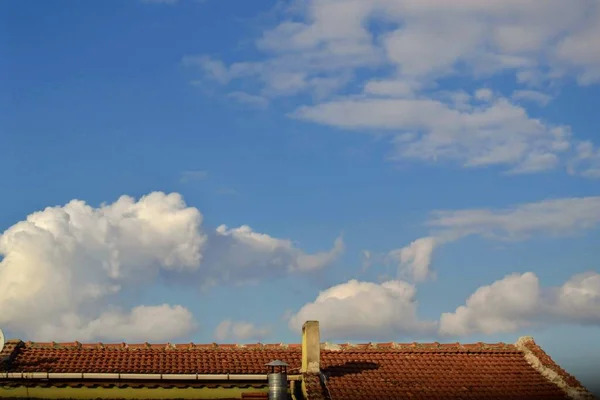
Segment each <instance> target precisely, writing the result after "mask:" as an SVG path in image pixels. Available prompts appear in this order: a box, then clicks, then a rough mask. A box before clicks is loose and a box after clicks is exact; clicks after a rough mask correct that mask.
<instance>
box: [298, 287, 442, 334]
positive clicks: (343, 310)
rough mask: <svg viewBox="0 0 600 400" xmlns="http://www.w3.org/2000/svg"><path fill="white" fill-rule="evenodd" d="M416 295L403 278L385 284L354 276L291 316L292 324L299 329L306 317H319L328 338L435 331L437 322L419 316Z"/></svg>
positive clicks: (311, 318)
mask: <svg viewBox="0 0 600 400" xmlns="http://www.w3.org/2000/svg"><path fill="white" fill-rule="evenodd" d="M415 295H416V288H415V287H414V286H413V285H411V284H409V283H407V282H404V281H400V280H393V281H387V282H383V283H381V284H377V283H372V282H360V281H357V280H351V281H349V282H346V283H343V284H340V285H337V286H333V287H331V288H329V289H327V290H324V291H322V292H321V293H319V295H318V296H317V298H316V299H315V301H314V302H311V303H308V304H306V305H304V306H303V307H302V308H301V309H300V310H299V311H298V312H297V313H295V314H293V315H292V316H291V317H290V320H289V327H290V329H292V330H293V331H296V332H298V331H299V330H300V329H301V328H302V324H303V323H304V322H305V321H308V320H318V321H320V325H321V330H322V332H323V337H324V338H326V339H327V340H331V339H338V340H342V339H362V340H367V339H368V340H380V339H381V340H385V339H386V338H387V339H389V338H393V337H399V336H400V335H411V334H416V335H418V334H431V333H433V332H434V330H435V326H436V324H435V322H431V321H420V320H419V319H418V317H417V302H416V300H415Z"/></svg>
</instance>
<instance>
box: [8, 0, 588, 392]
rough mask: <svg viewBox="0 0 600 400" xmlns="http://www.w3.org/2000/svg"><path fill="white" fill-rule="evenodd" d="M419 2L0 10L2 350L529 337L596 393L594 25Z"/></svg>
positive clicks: (570, 16)
mask: <svg viewBox="0 0 600 400" xmlns="http://www.w3.org/2000/svg"><path fill="white" fill-rule="evenodd" d="M342 3H343V4H342ZM438 3H439V2H436V1H434V2H429V3H427V4H420V5H419V3H418V2H417V3H415V2H413V1H409V0H406V1H404V0H403V1H399V2H387V1H384V0H377V1H374V2H372V3H369V4H368V5H367V3H365V2H360V1H350V0H348V1H346V2H341V3H340V1H334V0H323V1H315V2H312V1H311V2H308V3H306V4H305V5H302V4H301V2H280V3H277V4H276V3H275V2H274V1H262V0H260V1H259V0H255V1H252V2H250V1H241V0H221V1H216V0H206V1H193V0H188V1H185V0H180V1H145V2H144V1H135V0H127V1H114V0H111V1H109V0H106V1H96V2H81V1H75V0H73V1H66V0H57V1H52V2H50V1H33V0H28V1H19V2H17V1H3V2H0V18H1V19H2V20H1V21H0V30H1V31H0V37H2V38H3V39H2V42H1V43H0V60H1V61H0V69H1V72H2V73H0V168H1V170H2V171H4V174H3V185H2V187H3V191H2V193H3V196H2V209H3V212H2V213H1V214H0V231H4V232H5V233H4V234H3V236H2V237H0V254H1V255H2V256H3V257H4V258H3V260H2V261H1V262H2V264H4V265H2V266H3V267H4V268H0V288H2V285H3V284H4V285H5V287H4V289H5V290H4V293H8V294H5V296H4V297H2V295H0V306H1V307H2V308H4V309H9V308H10V309H11V310H13V311H12V312H10V313H5V314H4V318H2V317H1V316H0V324H1V325H2V327H3V329H6V330H7V331H8V333H9V336H18V337H22V338H30V337H31V338H40V337H41V336H44V337H43V339H46V340H51V339H53V338H54V337H56V338H57V339H60V340H62V339H65V340H70V339H78V338H79V339H80V340H104V341H113V340H114V341H120V340H122V339H128V340H130V341H131V340H132V341H136V340H142V341H143V340H144V338H145V337H148V336H147V335H146V336H144V337H142V336H140V335H141V333H146V332H148V330H149V329H150V330H151V331H152V332H153V333H152V334H151V335H150V338H149V339H148V340H185V341H189V340H193V341H196V342H206V341H214V340H217V341H226V342H255V341H258V340H260V341H263V342H280V341H283V342H293V341H297V340H299V330H298V329H295V328H297V325H298V323H300V322H299V321H301V320H302V319H306V318H317V319H320V320H321V324H322V327H323V331H324V334H325V337H326V339H327V338H329V339H331V340H334V341H335V340H353V341H361V340H362V341H370V340H373V341H375V340H382V341H388V340H395V341H399V342H401V341H413V340H431V341H433V340H439V341H448V340H452V341H455V340H459V341H465V342H467V341H479V340H482V341H490V342H495V341H508V342H514V341H515V340H516V339H517V337H518V336H520V335H525V334H531V335H533V336H534V337H535V339H536V340H537V341H538V342H539V343H540V344H541V345H542V347H544V348H545V349H546V350H547V351H548V352H549V353H550V354H551V355H552V356H553V357H554V358H555V359H556V360H557V361H558V362H559V363H561V364H563V365H564V367H565V368H567V369H570V370H572V371H573V372H574V373H575V374H576V375H578V374H579V375H581V379H588V381H589V380H590V379H591V378H593V377H591V375H590V374H588V375H587V376H586V373H587V372H586V371H587V370H589V368H588V366H590V365H593V364H597V363H598V362H600V352H599V351H596V350H592V349H593V348H598V346H597V345H596V340H597V339H596V337H597V336H598V333H600V330H599V328H598V325H599V324H600V314H598V309H600V276H599V275H598V273H599V266H598V259H600V246H598V243H600V232H599V229H598V225H599V224H600V197H598V196H600V190H599V188H600V186H599V185H600V180H599V178H600V150H599V148H598V143H599V142H600V134H599V132H598V126H600V120H599V118H600V117H599V116H598V113H597V112H596V109H597V103H598V100H599V99H600V86H599V83H600V57H599V56H598V54H600V50H598V51H597V52H596V51H594V49H600V47H599V46H600V40H599V39H598V37H600V35H596V32H598V31H599V29H600V23H599V22H598V20H599V19H598V18H596V17H600V6H598V4H597V3H595V2H591V1H586V0H581V1H575V2H573V4H572V5H569V7H567V8H568V9H565V8H564V7H565V6H566V5H565V3H563V2H561V1H548V2H547V3H545V5H544V6H543V7H541V8H540V7H535V8H534V9H530V8H529V6H528V5H527V4H522V3H519V2H513V1H509V2H506V4H505V5H503V6H494V5H492V4H491V3H490V4H484V5H477V4H475V3H473V2H470V1H467V0H465V1H460V2H457V3H456V5H455V7H454V9H452V10H450V11H448V10H446V12H445V13H440V12H439V8H440V7H444V6H443V4H442V3H439V4H438ZM570 4H571V3H570ZM436 7H437V9H436ZM436 10H437V11H436ZM441 14H447V15H446V16H443V17H441V16H440V15H441ZM484 21H485V23H484ZM556 21H560V22H556ZM594 54H595V55H594ZM152 192H162V193H167V194H168V193H176V194H177V195H175V196H176V198H175V197H167V196H165V195H162V194H160V193H159V194H155V195H151V196H149V197H145V198H143V197H142V196H145V195H148V194H150V193H152ZM123 195H128V196H131V197H132V199H131V200H130V201H128V200H118V199H119V198H120V196H123ZM73 199H78V200H82V201H84V202H85V203H87V204H88V205H89V206H90V208H87V209H86V208H85V207H78V206H75V205H71V206H65V205H66V204H67V203H69V202H70V201H71V200H73ZM103 203H106V205H105V206H102V204H103ZM55 206H56V207H59V208H56V209H53V210H48V211H44V212H43V213H42V214H38V216H37V217H29V219H28V216H29V215H30V214H32V213H34V212H37V211H42V210H44V209H45V208H46V207H55ZM124 209H127V210H128V211H123V210H124ZM439 210H444V212H442V213H437V211H439ZM459 211H460V212H459ZM200 215H201V216H202V217H201V218H200V217H199V216H200ZM27 219H28V221H29V222H24V223H19V222H20V221H25V220H27ZM200 219H202V221H200ZM81 221H86V222H85V223H84V222H81ZM132 221H133V222H132ZM220 225H226V228H225V227H223V228H222V229H220V230H218V229H217V227H219V226H220ZM107 226H108V227H109V228H107ZM242 226H249V227H251V228H249V229H245V228H243V229H237V228H238V227H242ZM250 229H251V230H250ZM48 233H50V236H47V234H48ZM115 238H119V240H121V242H119V243H116V242H115V240H116V239H115ZM337 238H339V240H338V241H337V245H336V244H335V243H334V242H335V241H336V239H337ZM421 239H423V240H421ZM115 243H116V244H115ZM28 246H31V247H28ZM27 249H29V250H27ZM32 249H35V251H34V250H32ZM57 249H58V250H57ZM403 249H404V251H403ZM366 252H367V253H366ZM34 253H35V254H34ZM32 254H33V255H32ZM366 254H369V256H366ZM315 255H316V256H315ZM111 257H112V258H111ZM111 263H112V264H111ZM108 265H112V266H113V267H114V268H116V267H115V266H116V265H118V266H119V268H117V269H118V271H117V269H115V270H113V272H110V271H111V270H110V267H108ZM528 272H530V273H532V275H527V273H528ZM111 274H112V275H111ZM510 274H518V275H515V276H514V279H513V280H510V279H508V280H506V279H505V277H506V276H508V275H510ZM578 274H587V275H583V277H581V276H580V275H578ZM242 276H243V277H244V279H241V277H242ZM578 276H580V278H577V277H578ZM43 278H44V279H43ZM352 280H357V282H354V283H353V281H352ZM248 281H251V282H248ZM497 281H500V283H499V284H497V285H495V286H491V287H490V288H488V289H483V291H480V292H478V293H480V294H479V295H474V296H473V297H472V298H471V300H470V301H467V299H469V298H470V296H471V295H473V294H474V293H475V292H476V291H477V289H478V288H480V287H484V286H489V285H492V284H493V283H494V282H497ZM507 282H508V283H507ZM61 285H62V286H61ZM52 287H54V288H57V289H56V290H57V291H56V292H53V291H52V290H54V289H52V290H50V289H49V288H52ZM540 288H541V289H540ZM9 289H10V290H9ZM538 289H539V290H540V293H537V292H536V290H538ZM93 290H97V291H98V293H97V294H96V295H94V296H91V295H89V293H91V292H92V291H93ZM94 293H95V292H94ZM319 293H321V294H322V295H321V296H320V299H319V298H318V296H319ZM486 293H487V295H486ZM565 293H567V294H565ZM57 296H58V297H57ZM90 299H94V301H97V303H94V301H90ZM365 300H368V301H365ZM41 304H44V307H46V308H44V307H41ZM162 304H166V305H167V306H165V307H166V308H159V307H158V306H160V305H162ZM140 305H145V306H148V307H150V308H146V309H145V311H144V312H146V313H147V314H144V313H143V312H142V313H141V314H138V316H139V315H142V316H144V315H145V316H152V318H154V317H156V319H157V320H159V321H165V322H166V321H168V322H166V323H167V324H169V325H173V327H172V329H166V330H164V331H161V329H162V328H155V327H150V328H148V326H147V325H144V324H143V323H141V322H140V320H139V318H141V317H139V318H138V319H136V316H135V315H136V314H135V312H133V311H131V310H132V309H134V308H135V307H137V306H140ZM462 305H467V308H466V311H461V312H464V313H463V314H461V312H458V311H457V308H458V307H459V306H462ZM37 306H40V307H41V308H40V310H41V309H42V308H43V316H44V318H46V319H44V320H42V319H37V320H35V321H33V320H31V319H27V318H24V317H23V318H21V317H17V315H19V312H18V311H19V310H21V309H23V307H34V308H35V307H37ZM176 306H181V308H176ZM152 307H157V308H152ZM107 310H109V311H107ZM40 312H42V311H40ZM103 312H109V313H114V314H110V315H108V314H103ZM443 313H449V315H447V316H446V317H445V318H444V317H441V315H442V314H443ZM65 315H69V318H66V319H65V318H63V317H64V316H65ZM107 315H108V316H107ZM357 315H360V316H361V317H360V318H357V317H356V316H357ZM377 315H379V317H377ZM38 317H39V318H41V317H40V316H38ZM32 318H33V317H32ZM161 318H162V319H161ZM115 320H117V321H121V323H122V325H123V326H125V328H123V329H121V330H114V331H111V334H113V333H114V337H112V336H110V334H107V333H106V332H105V331H106V330H110V328H105V329H100V330H98V328H97V327H96V328H95V327H94V326H97V325H100V326H111V325H110V323H114V321H115ZM40 321H43V322H42V323H40ZM94 321H95V322H94ZM107 321H108V322H107ZM110 321H113V322H110ZM444 321H445V322H444ZM94 323H95V324H96V325H94ZM103 324H105V325H103ZM136 324H137V325H136ZM140 324H141V325H140ZM140 326H142V328H140ZM128 329H129V330H128ZM155 330H156V332H155ZM115 332H116V333H115ZM107 335H108V336H107ZM50 336H53V337H50ZM574 337H576V338H577V340H576V341H574V340H573V338H574Z"/></svg>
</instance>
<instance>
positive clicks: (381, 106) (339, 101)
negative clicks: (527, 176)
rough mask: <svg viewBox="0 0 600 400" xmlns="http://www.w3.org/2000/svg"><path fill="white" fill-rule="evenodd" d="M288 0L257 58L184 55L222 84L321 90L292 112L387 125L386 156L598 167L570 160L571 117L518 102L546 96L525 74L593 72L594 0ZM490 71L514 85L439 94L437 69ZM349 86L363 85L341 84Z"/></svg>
mask: <svg viewBox="0 0 600 400" xmlns="http://www.w3.org/2000/svg"><path fill="white" fill-rule="evenodd" d="M291 3H292V4H291V6H290V8H289V9H287V10H286V12H285V13H283V15H282V17H283V18H284V19H283V20H282V21H280V22H279V23H278V24H277V25H276V26H275V27H273V28H271V29H268V30H266V31H264V32H263V33H262V35H261V36H260V37H259V38H258V39H257V40H256V48H257V50H258V51H259V52H261V53H262V54H264V57H263V58H262V59H261V60H259V61H252V62H248V61H239V62H234V63H232V64H229V65H227V64H225V63H223V62H222V61H220V60H215V59H213V58H211V57H209V56H206V55H200V56H187V57H184V63H186V64H188V65H196V66H198V67H200V69H201V71H203V73H204V79H207V80H213V81H215V82H218V83H221V84H224V85H232V86H235V85H239V86H240V87H241V86H243V85H241V84H240V82H238V81H239V80H247V79H250V80H251V81H252V82H253V83H255V84H258V87H259V88H260V89H259V90H258V93H257V95H259V96H261V97H273V96H294V95H298V94H301V93H306V92H309V93H313V94H315V93H317V92H318V95H317V96H315V97H313V98H314V99H316V100H317V101H316V104H310V105H309V104H307V105H304V106H300V107H298V108H297V109H296V110H295V111H294V112H292V113H290V115H291V116H293V117H295V118H300V119H303V120H307V121H311V122H314V123H319V124H326V125H331V126H336V127H341V128H346V129H360V130H373V131H377V132H378V133H380V130H388V131H389V132H390V134H391V135H392V137H393V138H394V139H393V141H392V142H393V147H392V148H393V156H392V157H390V159H392V160H413V161H428V162H439V161H446V162H453V163H458V164H459V165H462V166H464V167H483V166H490V165H497V166H501V167H505V168H506V170H507V171H509V172H511V173H513V174H514V173H533V172H539V171H545V170H549V169H552V168H555V167H557V166H559V165H567V164H568V165H569V166H571V168H570V169H571V170H572V171H573V173H575V174H580V175H583V176H586V177H596V176H597V175H600V174H595V173H594V172H593V171H594V169H592V170H591V172H588V171H589V169H586V167H585V166H583V167H582V169H579V168H578V165H579V164H578V163H576V162H569V160H571V159H573V158H574V157H576V155H575V154H574V148H575V147H576V146H577V145H578V143H579V141H578V140H576V139H575V138H574V137H572V135H571V134H570V129H569V127H567V126H563V125H561V124H560V123H549V122H546V121H541V120H539V119H537V118H535V117H532V116H531V115H530V113H529V112H528V110H527V109H526V108H525V107H524V106H525V105H527V102H536V103H538V104H540V105H545V104H547V103H548V102H549V101H550V98H549V97H548V95H546V94H544V93H543V92H542V91H540V90H534V89H533V88H532V87H534V86H540V85H542V86H543V85H545V84H547V83H549V82H552V81H554V80H557V79H574V80H576V81H577V82H578V83H579V84H581V85H587V84H592V83H598V82H600V56H598V54H600V51H593V50H594V49H596V48H598V47H599V46H600V39H599V38H600V34H599V33H598V29H600V28H599V26H600V24H598V20H599V18H600V4H599V3H598V2H597V1H590V0H575V1H573V2H569V3H565V2H563V1H561V0H549V1H544V2H543V4H541V5H540V4H539V3H538V2H533V1H517V0H510V1H508V2H503V3H502V5H501V6H500V5H498V4H493V2H484V3H481V2H475V1H471V0H465V1H459V2H453V3H452V6H451V7H450V6H449V5H448V4H447V3H444V2H443V1H438V0H436V1H426V2H423V1H416V0H394V1H390V0H373V1H360V0H349V1H338V0H319V1H317V0H312V1H307V2H302V3H299V2H291ZM495 74H513V75H514V79H515V83H516V84H517V86H518V87H519V88H518V89H517V90H516V91H515V92H514V93H513V95H512V99H509V98H508V97H506V96H507V95H506V94H505V95H504V96H502V95H500V94H496V93H494V91H493V88H486V89H481V90H478V91H476V92H475V93H474V94H473V95H472V96H470V97H469V99H468V100H467V101H463V102H462V104H460V105H457V104H456V103H455V102H453V101H444V100H442V99H441V98H440V97H441V94H442V92H441V91H440V90H439V87H438V84H439V82H440V80H441V79H443V78H447V77H451V76H456V75H460V76H461V77H462V78H469V77H470V78H472V79H473V82H475V81H476V80H480V79H481V78H488V77H490V76H493V75H495ZM256 86H257V85H254V87H256ZM349 88H362V91H360V90H359V91H358V92H353V93H350V94H349V91H352V90H354V89H349ZM459 94H460V93H456V95H459ZM432 115H435V116H436V118H431V116H432ZM407 133H408V134H409V135H408V136H407V135H406V134H407ZM407 137H410V138H411V139H410V140H403V138H407ZM596 165H597V163H596Z"/></svg>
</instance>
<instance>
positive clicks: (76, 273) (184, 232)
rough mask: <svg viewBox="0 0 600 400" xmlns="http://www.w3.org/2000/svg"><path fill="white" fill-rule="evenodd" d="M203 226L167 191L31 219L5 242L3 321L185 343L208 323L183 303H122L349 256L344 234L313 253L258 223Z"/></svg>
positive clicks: (37, 333) (42, 331)
mask: <svg viewBox="0 0 600 400" xmlns="http://www.w3.org/2000/svg"><path fill="white" fill-rule="evenodd" d="M202 220H203V217H202V214H201V213H200V211H199V210H198V209H197V208H195V207H189V206H187V205H186V204H185V202H184V200H183V198H182V196H181V195H179V194H177V193H171V194H165V193H161V192H155V193H150V194H148V195H146V196H143V197H141V198H140V199H139V200H135V199H134V198H132V197H129V196H122V197H120V198H119V199H118V200H117V201H115V202H114V203H112V204H103V205H101V206H100V207H92V206H90V205H88V204H86V203H85V202H83V201H80V200H73V201H71V202H69V203H68V204H66V205H64V206H57V207H49V208H46V209H45V210H43V211H39V212H35V213H33V214H31V215H29V216H28V217H27V219H26V220H24V221H21V222H19V223H17V224H15V225H13V226H12V227H10V228H8V229H7V230H6V231H5V232H4V233H3V234H2V236H0V255H1V256H2V257H3V258H2V259H0V309H1V310H2V312H1V313H0V325H2V326H3V327H6V328H8V329H10V330H12V331H15V332H17V333H20V334H22V335H23V337H25V338H33V339H36V338H37V339H39V338H42V339H43V340H61V339H67V340H73V339H78V340H92V339H96V338H104V339H106V340H124V339H132V340H133V339H141V338H142V337H145V338H149V339H155V340H166V339H177V338H181V337H185V336H186V335H189V334H190V333H191V332H192V331H193V330H194V329H195V328H196V327H197V326H198V323H197V322H196V321H195V320H194V318H193V316H192V314H191V312H190V311H189V310H187V309H186V308H184V307H183V306H181V305H169V304H158V305H139V306H135V307H133V308H131V309H128V310H127V309H121V308H117V307H114V304H115V303H118V302H117V301H116V299H118V298H119V296H121V295H123V294H126V293H127V291H128V290H129V289H132V288H134V287H141V286H142V285H144V284H150V283H152V282H155V281H157V280H158V279H162V278H164V277H168V278H173V279H178V277H180V281H183V280H185V281H186V282H187V283H188V284H192V285H197V286H198V287H200V286H204V285H211V284H218V283H236V282H243V281H245V280H248V279H250V278H252V279H263V278H265V277H272V276H277V275H283V274H287V273H302V272H308V271H312V270H318V269H321V268H324V267H326V266H327V265H330V264H331V263H333V262H334V261H335V260H336V258H337V257H338V256H339V255H340V254H341V252H342V251H343V241H342V240H341V238H339V239H338V240H336V242H335V245H334V247H333V248H332V249H331V250H330V251H324V252H321V253H316V254H306V253H305V252H303V251H302V250H300V249H298V248H297V247H295V246H294V245H293V244H292V242H291V241H290V240H286V239H278V238H274V237H272V236H269V235H268V234H262V233H257V232H254V231H253V230H252V229H251V228H250V227H248V226H241V227H239V228H233V229H227V228H226V227H224V226H221V227H219V228H217V229H216V230H214V231H212V230H207V229H204V228H203V226H202ZM167 322H168V323H167ZM161 325H164V327H163V328H161V329H160V330H155V331H152V332H150V331H149V329H151V328H152V327H154V326H161ZM167 328H168V329H167Z"/></svg>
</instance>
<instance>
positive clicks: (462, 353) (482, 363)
mask: <svg viewBox="0 0 600 400" xmlns="http://www.w3.org/2000/svg"><path fill="white" fill-rule="evenodd" d="M10 346H12V348H11V347H10ZM519 346H525V348H526V349H527V350H523V349H524V348H522V347H518V346H516V345H512V344H505V343H493V344H484V343H476V344H460V343H448V344H440V343H393V342H391V343H379V344H374V343H366V344H360V345H350V344H345V345H328V344H323V345H322V346H321V372H322V374H305V375H303V385H304V387H305V388H306V390H307V393H308V395H309V399H310V400H312V399H318V400H326V399H329V400H341V399H344V400H353V399H354V400H362V399H378V400H386V399H390V400H391V399H398V398H413V399H418V398H422V399H437V398H452V399H454V398H456V399H458V398H462V399H480V398H488V399H498V398H511V399H520V398H523V399H524V398H528V399H530V398H533V399H535V398H538V399H565V398H567V394H566V392H565V391H564V390H563V389H561V388H560V387H559V386H558V385H557V384H556V382H554V383H553V382H551V380H550V379H548V378H547V377H546V376H544V374H543V373H540V371H539V370H538V369H536V368H535V366H533V365H532V364H531V363H530V360H529V361H528V359H527V356H526V354H525V353H526V352H527V351H530V352H531V353H532V354H534V355H535V356H536V357H537V358H538V359H539V361H540V363H541V364H543V366H544V367H545V368H548V369H550V370H552V371H555V372H556V374H558V375H559V376H560V379H562V380H564V382H566V384H567V385H568V386H570V387H572V388H579V389H581V391H582V392H581V393H585V392H584V389H583V387H582V386H581V384H580V383H579V382H578V381H577V380H576V379H575V378H574V377H573V376H571V375H569V374H568V373H567V372H565V371H564V370H562V369H561V368H560V367H559V366H558V365H556V363H554V361H552V359H551V358H550V357H549V356H548V355H547V354H546V353H544V352H543V350H542V349H541V348H540V347H539V346H538V345H537V344H535V342H534V341H533V340H528V341H524V342H520V345H519ZM7 349H8V350H7ZM7 349H5V350H4V352H3V353H5V352H11V354H13V355H15V354H16V356H14V357H13V359H12V362H11V363H10V364H9V369H10V371H13V372H96V373H155V374H227V373H229V374H265V373H266V372H267V371H268V368H267V367H266V366H265V364H266V363H268V362H270V361H272V360H276V359H277V360H282V361H285V362H286V363H288V364H289V368H288V373H290V374H296V373H298V371H299V369H300V365H301V358H302V349H301V345H298V344H292V345H282V344H260V343H258V344H250V345H233V344H227V345H217V344H215V343H211V344H194V343H190V344H175V345H170V344H157V345H151V344H147V343H144V344H129V345H126V344H123V343H120V344H78V343H77V342H70V343H33V342H28V343H22V342H18V341H17V342H9V343H7ZM11 349H12V350H11ZM47 384H51V385H54V384H57V382H47ZM61 384H66V385H82V384H84V385H111V384H112V385H119V386H122V385H129V386H132V385H133V386H135V385H137V386H140V385H142V386H147V385H150V384H151V385H158V386H161V387H162V386H165V385H167V386H168V385H171V386H177V385H179V386H181V385H183V386H182V387H185V386H186V385H187V386H189V385H194V386H203V385H204V386H206V385H211V383H210V382H194V383H193V384H191V383H189V382H187V383H186V382H160V383H157V382H154V383H150V382H134V383H132V382H118V383H117V382H90V381H84V382H63V383H61ZM244 384H245V383H244ZM265 384H266V383H265ZM265 384H262V386H260V385H259V386H260V387H265ZM219 385H220V387H225V386H226V385H234V387H240V385H239V384H236V383H230V382H223V383H222V384H221V383H220V384H219ZM248 385H256V384H248ZM232 387H233V386H232ZM248 387H258V386H248Z"/></svg>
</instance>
